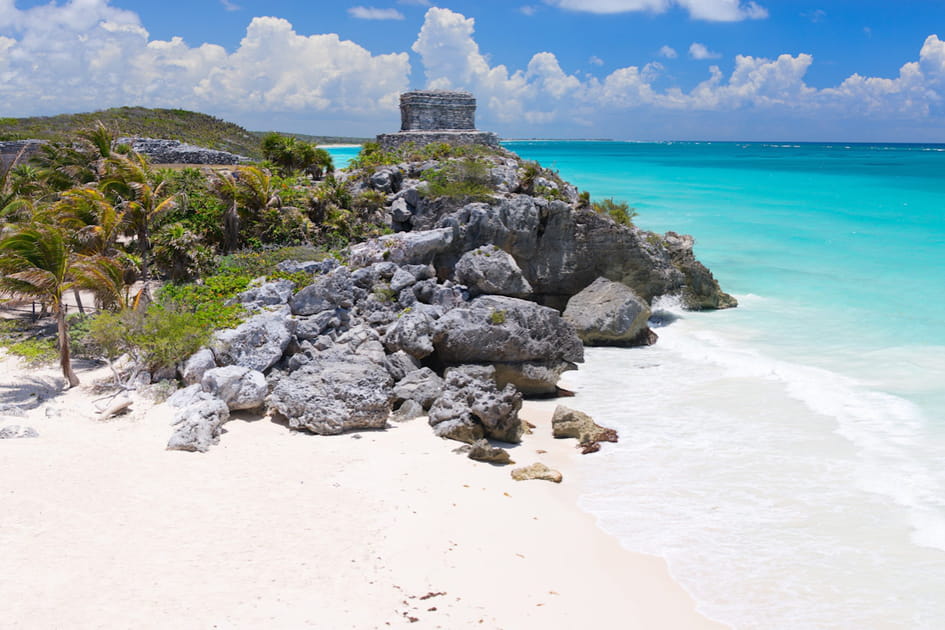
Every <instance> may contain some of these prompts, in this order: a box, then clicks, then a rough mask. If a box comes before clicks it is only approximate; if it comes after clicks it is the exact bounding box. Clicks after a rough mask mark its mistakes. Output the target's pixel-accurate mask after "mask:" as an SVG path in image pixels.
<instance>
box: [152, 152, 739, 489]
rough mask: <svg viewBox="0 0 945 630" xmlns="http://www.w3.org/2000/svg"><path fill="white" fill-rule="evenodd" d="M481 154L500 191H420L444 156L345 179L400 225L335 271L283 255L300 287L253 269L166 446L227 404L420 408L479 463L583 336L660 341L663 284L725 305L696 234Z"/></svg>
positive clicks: (387, 410) (574, 422) (548, 388)
mask: <svg viewBox="0 0 945 630" xmlns="http://www.w3.org/2000/svg"><path fill="white" fill-rule="evenodd" d="M490 164H491V166H490V169H491V170H490V172H489V176H490V177H491V180H492V182H493V185H494V188H495V190H496V194H495V196H494V197H493V198H492V199H491V200H490V201H489V202H477V203H464V202H462V201H457V200H454V199H448V198H440V199H432V198H430V197H429V196H428V195H426V194H425V190H424V187H425V183H424V182H423V180H422V176H423V173H424V172H425V171H426V170H428V169H430V168H441V167H442V163H437V162H432V161H431V162H423V163H409V164H400V165H397V166H386V167H383V168H378V169H373V170H372V171H370V172H366V173H365V172H360V173H357V172H356V173H349V174H347V175H346V176H347V178H348V181H349V184H350V185H351V186H352V187H353V188H354V189H355V192H357V191H358V190H362V189H373V190H376V191H379V192H381V193H384V194H385V195H386V196H387V201H388V203H387V206H386V212H387V213H389V215H390V216H389V217H388V219H389V220H390V223H391V225H392V226H393V228H394V229H395V230H397V231H396V232H395V233H393V234H389V235H385V236H381V237H379V238H375V239H371V240H369V241H366V242H364V243H360V244H358V245H355V246H353V247H351V248H350V249H349V252H348V258H347V262H346V264H345V265H341V264H338V263H337V262H335V261H333V260H326V261H322V262H317V263H284V264H283V266H282V269H283V270H284V271H289V272H294V271H305V272H307V273H309V274H311V281H310V282H308V283H307V284H306V286H303V287H295V286H294V285H293V283H291V282H290V281H287V280H278V281H274V282H265V281H264V280H260V281H259V282H257V283H256V284H255V285H254V286H253V287H251V288H250V289H249V290H247V291H246V292H244V293H243V294H241V295H240V296H239V297H238V298H237V301H239V302H240V303H242V304H243V305H244V306H245V307H246V308H247V309H250V310H251V311H254V312H256V314H255V315H254V316H252V317H250V318H249V319H248V320H246V321H245V322H244V323H243V324H241V325H240V326H239V327H237V328H235V329H231V330H225V331H219V332H217V333H216V334H215V336H214V338H213V342H212V343H211V344H210V347H209V348H206V349H204V350H201V351H200V352H198V353H197V354H195V355H194V356H193V357H191V358H190V359H189V360H188V361H187V362H186V364H185V365H183V366H182V367H181V369H180V374H181V377H182V379H183V380H184V381H185V382H186V383H187V384H188V387H187V388H186V389H184V390H181V391H180V392H178V393H176V394H175V395H174V396H173V397H172V398H171V400H170V402H171V404H173V405H174V406H175V407H176V408H177V412H176V419H175V426H176V429H175V432H174V435H173V436H172V438H171V440H170V442H169V444H168V447H169V448H176V449H185V450H199V451H204V450H206V449H207V448H209V447H210V446H211V445H212V444H213V443H214V442H215V441H216V440H217V439H218V438H219V435H220V433H221V431H222V426H223V424H224V423H225V422H226V421H227V419H228V418H229V414H230V412H232V411H235V410H240V409H264V410H265V411H266V413H268V414H269V415H270V416H272V417H273V418H276V419H279V420H281V421H283V422H284V423H285V424H286V425H287V426H288V427H290V428H292V429H296V430H304V431H308V432H311V433H316V434H322V435H330V434H337V433H341V432H345V431H351V430H361V429H379V428H383V427H385V426H386V425H387V423H388V421H389V420H391V419H393V420H394V421H397V420H408V419H412V418H416V417H419V416H426V417H427V418H428V420H429V423H430V425H431V426H432V428H433V431H434V432H435V433H436V434H437V435H439V436H442V437H446V438H451V439H455V440H459V441H461V442H465V443H467V444H470V445H472V446H471V447H470V449H469V454H470V456H471V457H475V458H478V459H486V460H488V461H497V462H499V461H506V460H508V456H507V454H503V453H502V452H496V449H495V447H494V446H492V445H491V444H490V443H489V442H484V441H483V440H495V441H500V442H508V443H516V442H518V441H520V439H521V436H522V434H523V432H524V431H525V427H524V426H523V424H522V421H521V420H520V418H519V415H518V412H519V409H520V408H521V404H522V396H523V395H526V396H527V395H555V394H557V393H558V389H557V382H558V379H559V378H560V376H561V374H562V373H563V372H564V371H566V370H570V369H575V367H576V364H577V363H580V362H581V361H583V356H584V350H583V348H584V345H585V344H588V345H593V344H605V345H645V344H650V343H653V342H654V341H655V339H656V335H655V334H654V333H653V331H651V330H650V328H649V326H648V318H649V317H650V315H651V311H650V307H649V304H650V302H651V300H652V299H653V298H655V297H657V296H660V295H665V294H677V295H680V296H681V297H682V299H683V300H684V301H685V303H686V304H687V305H688V306H689V307H690V308H718V307H724V306H730V305H733V304H734V300H732V298H731V297H730V296H728V295H727V294H725V293H723V292H722V291H721V289H720V288H719V286H718V283H716V282H715V279H714V278H713V277H712V275H711V273H709V271H708V270H707V269H706V268H705V267H703V266H702V265H701V264H700V263H698V261H696V260H695V258H694V257H693V254H692V240H691V239H690V238H688V237H681V236H679V235H676V234H674V233H669V234H666V235H663V236H657V235H655V234H652V233H648V232H644V231H642V230H639V229H637V228H635V227H632V226H622V225H618V224H616V223H615V222H614V221H612V220H611V219H610V218H608V217H606V216H602V215H600V214H598V213H596V212H594V211H593V210H591V209H587V208H583V207H581V205H580V204H579V202H578V201H579V200H578V195H577V191H576V189H574V188H573V187H572V186H569V185H567V184H565V183H563V182H561V181H560V179H557V178H556V177H552V176H550V174H548V176H547V177H543V176H539V177H537V178H533V179H532V181H531V182H530V186H531V187H532V188H535V187H536V186H539V187H540V188H541V190H543V191H545V192H547V191H552V192H553V194H551V195H535V194H526V193H525V192H523V179H524V178H525V176H526V175H525V172H524V169H523V166H522V164H521V162H520V161H518V160H517V159H515V158H514V156H511V155H503V154H501V153H499V154H496V155H495V156H494V157H493V158H491V162H490ZM549 196H550V197H551V198H549ZM575 413H579V412H570V413H569V414H568V415H567V419H559V421H557V422H556V426H558V425H560V427H558V428H556V433H557V432H559V429H560V433H561V437H564V436H569V437H575V438H577V439H578V440H579V444H580V447H581V448H582V449H583V450H584V451H585V452H593V451H594V450H596V449H598V448H600V446H599V443H600V442H601V441H608V440H615V439H616V435H615V434H613V432H609V431H608V430H605V429H602V428H601V427H597V425H594V424H593V422H592V421H590V419H588V418H586V417H577V416H575ZM588 422H590V424H588ZM523 474H524V473H523Z"/></svg>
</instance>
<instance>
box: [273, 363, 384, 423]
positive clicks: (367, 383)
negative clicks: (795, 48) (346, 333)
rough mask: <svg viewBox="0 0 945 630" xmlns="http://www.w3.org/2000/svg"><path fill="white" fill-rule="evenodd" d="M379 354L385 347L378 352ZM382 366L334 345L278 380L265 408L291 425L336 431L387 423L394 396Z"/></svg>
mask: <svg viewBox="0 0 945 630" xmlns="http://www.w3.org/2000/svg"><path fill="white" fill-rule="evenodd" d="M381 354H383V350H382V351H381ZM391 384H392V379H391V377H390V373H389V372H388V371H387V369H386V368H385V367H384V365H383V364H378V363H376V362H375V361H372V360H371V358H369V357H368V356H365V355H364V354H359V353H357V352H352V351H350V350H348V349H343V348H339V347H333V348H331V349H329V350H327V351H323V352H320V353H318V354H316V355H315V357H314V358H313V359H312V360H311V361H310V362H309V363H308V364H306V365H304V366H302V367H301V368H299V369H298V370H296V371H294V372H292V373H291V374H286V375H284V376H282V377H281V378H279V379H278V380H277V381H276V383H275V386H274V387H273V389H272V393H271V394H270V395H269V400H268V403H267V406H268V408H269V410H270V411H271V412H273V413H277V414H279V415H280V416H282V417H283V418H285V419H286V421H287V422H288V425H289V426H290V427H291V428H293V429H305V430H307V431H311V432H312V433H317V434H319V435H335V434H338V433H343V432H344V431H350V430H354V429H380V428H383V427H384V426H386V424H387V419H388V417H389V416H390V413H391V407H392V403H393V400H394V395H393V391H392V390H391Z"/></svg>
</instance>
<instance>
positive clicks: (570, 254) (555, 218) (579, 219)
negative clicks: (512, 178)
mask: <svg viewBox="0 0 945 630" xmlns="http://www.w3.org/2000/svg"><path fill="white" fill-rule="evenodd" d="M435 225H437V226H438V228H439V229H443V228H445V227H452V228H453V229H454V231H455V234H454V236H453V238H452V240H451V243H450V244H449V245H446V244H444V245H443V247H442V251H441V252H440V253H439V254H438V256H437V257H436V259H435V261H434V263H435V264H436V266H437V269H438V272H439V273H440V274H441V275H444V274H449V273H452V272H453V269H454V267H455V264H456V262H457V261H458V260H459V258H460V257H461V256H462V255H463V254H464V253H465V252H467V251H470V250H473V249H475V248H477V247H480V246H482V245H485V244H493V245H496V246H497V247H499V248H501V249H503V250H504V251H507V252H509V253H510V254H511V255H512V256H513V258H514V259H515V260H516V261H517V263H518V264H519V266H520V267H521V269H522V273H523V275H524V276H525V279H526V280H527V281H528V282H529V284H530V285H531V286H532V289H533V291H534V293H535V295H536V297H537V298H538V299H539V301H541V302H542V303H546V304H549V305H552V306H555V307H556V308H563V307H564V304H565V303H566V301H567V299H568V298H569V297H570V296H572V295H574V294H576V293H578V292H579V291H581V289H583V288H584V287H586V286H588V285H589V284H591V282H593V281H594V280H596V279H597V278H598V277H604V278H607V279H608V280H613V281H615V282H621V283H623V284H626V285H627V286H629V287H630V288H632V289H633V290H634V291H635V292H636V293H637V294H638V295H639V296H640V297H641V298H643V299H644V300H647V301H650V300H652V299H653V298H654V297H657V296H660V295H668V294H680V295H682V297H683V300H684V304H685V305H686V306H687V307H689V308H696V309H699V308H726V307H728V306H733V305H735V303H736V302H735V300H734V298H732V297H731V296H729V295H728V294H726V293H724V292H722V291H721V289H720V288H719V286H718V283H717V282H716V281H715V279H714V278H713V277H712V274H711V273H710V272H709V271H708V270H707V269H706V268H705V267H704V266H702V265H701V264H700V263H698V261H696V260H695V257H694V256H693V255H692V242H691V240H686V239H683V238H674V237H672V236H671V235H667V237H664V238H661V237H659V236H657V235H655V234H652V233H650V232H645V231H643V230H640V229H639V228H636V227H627V226H622V225H619V224H617V223H614V221H612V220H611V219H610V218H609V217H606V216H604V215H601V214H598V213H596V212H594V211H593V210H588V209H575V208H572V207H571V206H569V205H568V204H567V203H565V202H562V201H548V200H546V199H543V198H541V197H532V196H529V195H521V194H517V195H511V196H507V197H501V198H496V199H495V200H494V201H493V202H491V203H472V204H467V205H465V206H463V207H462V208H460V209H458V210H452V209H448V211H446V212H444V213H443V214H441V215H440V216H439V217H438V219H437V222H436V223H435ZM670 234H672V233H670ZM395 236H399V235H395Z"/></svg>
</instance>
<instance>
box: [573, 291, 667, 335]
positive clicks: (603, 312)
mask: <svg viewBox="0 0 945 630" xmlns="http://www.w3.org/2000/svg"><path fill="white" fill-rule="evenodd" d="M562 317H564V320H565V321H566V322H568V323H569V324H571V325H572V326H573V327H574V330H575V331H576V332H577V334H578V337H580V338H581V341H583V342H584V343H585V344H586V345H589V346H644V345H652V344H653V343H655V342H656V333H654V332H653V331H651V330H650V328H649V326H648V325H647V320H648V319H649V317H650V307H649V306H647V304H646V303H645V302H644V301H643V300H641V299H640V298H638V297H637V296H636V294H635V293H634V292H633V289H631V288H630V287H628V286H627V285H625V284H621V283H619V282H612V281H610V280H607V279H606V278H598V279H597V280H595V281H594V282H592V283H591V284H590V286H588V287H586V288H585V289H583V290H582V291H581V292H580V293H578V294H577V295H574V296H573V297H571V299H570V300H568V306H567V308H565V309H564V313H563V314H562Z"/></svg>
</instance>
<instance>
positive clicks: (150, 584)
mask: <svg viewBox="0 0 945 630" xmlns="http://www.w3.org/2000/svg"><path fill="white" fill-rule="evenodd" d="M78 373H79V376H80V378H82V380H83V385H82V386H80V387H79V388H77V389H73V390H69V391H61V389H60V384H61V379H60V378H59V377H58V375H57V372H56V369H55V368H53V367H50V368H43V369H30V368H26V367H24V366H23V365H21V364H19V362H18V361H17V360H16V359H14V358H10V357H6V358H3V359H2V361H0V403H9V402H14V403H20V404H23V405H24V406H26V407H29V411H28V412H27V415H26V416H25V417H4V416H0V428H2V427H3V426H8V425H11V424H19V425H28V426H31V427H33V428H35V429H36V430H37V431H38V432H39V437H38V438H34V439H8V440H0V515H2V518H0V523H2V524H0V549H3V556H4V558H3V568H2V571H0V601H3V602H4V605H3V608H4V611H3V623H2V625H3V627H4V628H11V629H12V628H29V629H34V628H128V627H134V628H332V629H335V628H387V627H398V626H412V627H417V628H450V629H452V628H466V627H476V628H503V629H506V630H514V629H525V628H561V629H565V628H579V627H580V628H624V629H629V628H641V629H653V628H715V627H722V626H718V625H716V624H714V623H711V622H709V621H707V620H706V619H704V618H703V617H701V616H700V615H698V614H697V613H696V612H695V611H694V605H693V602H692V600H691V598H690V597H689V596H688V595H687V594H686V593H685V591H683V589H682V588H681V587H679V586H678V585H677V584H676V583H675V582H673V580H672V579H671V578H670V576H669V574H668V572H667V569H666V566H665V564H664V562H663V561H662V560H660V559H658V558H654V557H648V556H643V555H638V554H633V553H630V552H627V551H625V550H623V549H622V548H620V547H619V545H618V543H617V542H616V541H615V540H614V539H612V538H610V537H609V536H607V535H606V534H604V533H603V532H602V531H601V530H599V529H598V528H597V527H596V526H595V525H594V522H593V520H592V519H591V517H589V516H588V515H586V514H584V513H582V512H581V511H580V510H579V509H578V508H577V506H576V497H577V492H578V488H579V484H580V480H579V479H578V478H577V477H576V476H575V472H574V463H575V459H576V458H577V457H581V455H579V454H578V451H577V450H576V449H575V448H574V444H573V441H571V440H563V441H558V440H554V439H553V438H551V431H550V416H551V412H552V411H553V409H554V405H555V403H554V402H553V401H547V402H538V403H526V407H525V415H526V417H527V418H528V419H529V420H530V421H531V422H533V423H534V424H536V425H537V429H536V430H535V432H534V434H533V435H528V436H526V439H525V441H524V443H523V444H522V445H521V446H519V447H516V448H514V449H512V452H513V458H514V459H515V460H516V461H517V462H518V463H519V464H530V463H532V462H535V461H539V460H540V461H542V462H544V463H546V464H548V465H549V466H551V467H553V468H557V469H558V470H560V471H561V472H563V474H564V482H563V483H562V484H560V485H558V484H552V483H549V482H544V481H527V482H516V481H513V480H512V479H511V477H510V475H509V470H510V468H509V467H496V466H491V465H489V464H484V463H478V462H473V461H471V460H469V459H467V458H465V457H463V456H460V455H458V454H455V453H453V452H452V449H453V448H455V447H456V446H458V443H454V442H449V441H444V440H441V439H439V438H437V437H435V436H434V435H433V434H432V432H431V431H430V429H429V427H428V426H427V424H426V422H425V421H424V420H415V421H412V422H408V423H404V424H393V425H391V427H390V428H389V429H388V430H385V431H375V432H361V433H356V434H347V435H341V436H337V437H322V436H313V435H308V434H303V433H297V432H293V431H290V430H288V429H287V428H285V427H283V426H281V425H279V424H276V423H273V422H271V421H270V420H269V419H267V418H262V419H260V418H259V417H258V416H251V415H242V416H241V415H239V414H237V415H236V416H235V419H233V420H232V421H231V422H230V423H228V424H227V425H226V433H225V434H224V435H223V436H222V439H221V441H220V443H219V444H218V445H217V446H215V447H214V448H212V449H211V450H210V452H208V453H206V454H200V453H187V452H179V451H167V450H165V449H164V446H165V444H166V441H167V439H168V437H169V435H170V433H171V431H170V427H169V422H170V419H171V414H170V412H169V410H168V409H167V408H166V406H163V405H159V406H153V404H152V403H150V402H149V401H147V400H146V399H145V398H143V397H141V396H139V395H135V397H134V401H135V402H134V404H133V406H132V411H131V412H130V413H129V414H127V415H124V416H120V417H116V418H113V419H111V420H107V421H101V420H98V419H97V418H96V411H95V407H94V404H93V400H94V399H95V398H96V395H95V394H93V393H92V391H91V384H92V383H93V382H94V381H95V380H96V379H99V378H105V377H106V376H107V369H106V368H98V369H94V370H93V369H91V368H89V367H85V368H80V369H79V370H78ZM605 448H606V446H605ZM542 451H547V452H542ZM588 457H593V455H590V456H588Z"/></svg>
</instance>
